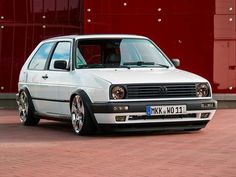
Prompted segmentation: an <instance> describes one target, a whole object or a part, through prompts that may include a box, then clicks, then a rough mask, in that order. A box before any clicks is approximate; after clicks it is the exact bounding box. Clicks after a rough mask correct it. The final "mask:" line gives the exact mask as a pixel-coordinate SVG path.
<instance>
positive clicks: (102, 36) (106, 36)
mask: <svg viewBox="0 0 236 177" xmlns="http://www.w3.org/2000/svg"><path fill="white" fill-rule="evenodd" d="M110 38H112V39H115V38H135V39H147V37H145V36H140V35H133V34H132V35H131V34H88V35H67V36H58V37H53V38H49V39H46V40H44V41H47V40H58V39H110Z"/></svg>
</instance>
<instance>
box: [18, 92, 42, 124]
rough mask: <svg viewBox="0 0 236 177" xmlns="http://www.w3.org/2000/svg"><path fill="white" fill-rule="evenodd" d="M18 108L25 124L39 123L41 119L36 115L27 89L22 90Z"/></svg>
mask: <svg viewBox="0 0 236 177" xmlns="http://www.w3.org/2000/svg"><path fill="white" fill-rule="evenodd" d="M18 110H19V114H20V122H21V123H22V124H23V125H37V124H38V123H39V120H40V119H39V118H37V117H35V116H34V107H33V103H32V101H31V99H30V96H29V94H27V92H26V91H22V92H20V95H19V101H18Z"/></svg>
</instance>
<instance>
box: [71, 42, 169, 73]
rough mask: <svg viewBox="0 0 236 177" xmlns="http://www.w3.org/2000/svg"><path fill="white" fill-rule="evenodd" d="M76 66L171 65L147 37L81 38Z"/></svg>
mask: <svg viewBox="0 0 236 177" xmlns="http://www.w3.org/2000/svg"><path fill="white" fill-rule="evenodd" d="M75 65H76V68H100V67H108V68H110V67H166V68H168V67H170V66H171V64H170V63H169V61H168V60H167V59H166V58H165V56H164V55H163V54H162V52H161V51H160V50H159V49H158V48H157V47H156V46H155V45H153V44H152V43H151V42H150V41H149V40H146V39H96V40H90V39H89V40H81V41H79V42H78V47H77V52H76V64H75Z"/></svg>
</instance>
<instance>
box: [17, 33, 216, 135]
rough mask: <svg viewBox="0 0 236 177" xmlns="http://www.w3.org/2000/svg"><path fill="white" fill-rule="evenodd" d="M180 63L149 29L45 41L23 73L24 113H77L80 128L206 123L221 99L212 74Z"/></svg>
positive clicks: (71, 116)
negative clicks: (145, 32)
mask: <svg viewBox="0 0 236 177" xmlns="http://www.w3.org/2000/svg"><path fill="white" fill-rule="evenodd" d="M178 65H179V60H178V59H173V60H170V59H168V58H167V56H166V55H165V54H164V53H163V52H162V51H161V50H160V49H159V48H158V47H157V46H156V45H155V44H154V43H153V42H152V41H151V40H150V39H148V38H146V37H143V36H137V35H72V36H62V37H56V38H51V39H47V40H44V41H42V42H41V43H40V44H39V45H38V46H37V47H36V48H35V50H34V51H33V52H32V53H31V55H30V56H29V57H28V59H27V60H26V62H25V64H24V65H23V67H22V69H21V72H20V76H19V83H18V94H17V103H18V107H19V114H20V120H21V122H22V124H23V125H37V124H38V123H39V120H40V119H41V118H45V119H53V120H69V121H71V122H72V125H73V129H74V131H75V133H76V134H80V135H88V134H92V133H94V132H96V131H97V130H100V129H101V130H103V129H112V130H117V131H130V130H136V131H137V130H200V129H201V128H204V127H205V126H206V124H207V123H208V122H209V121H210V120H211V119H212V117H213V115H214V113H215V110H216V107H217V102H216V101H215V100H213V99H212V91H211V86H210V84H209V82H208V81H207V80H206V79H204V78H202V77H200V76H198V75H195V74H192V73H190V72H186V71H182V70H179V69H177V68H176V66H178Z"/></svg>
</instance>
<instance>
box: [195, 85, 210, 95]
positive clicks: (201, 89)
mask: <svg viewBox="0 0 236 177" xmlns="http://www.w3.org/2000/svg"><path fill="white" fill-rule="evenodd" d="M209 90H210V89H209V86H208V84H205V83H201V84H197V85H196V95H197V97H207V96H209Z"/></svg>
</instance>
